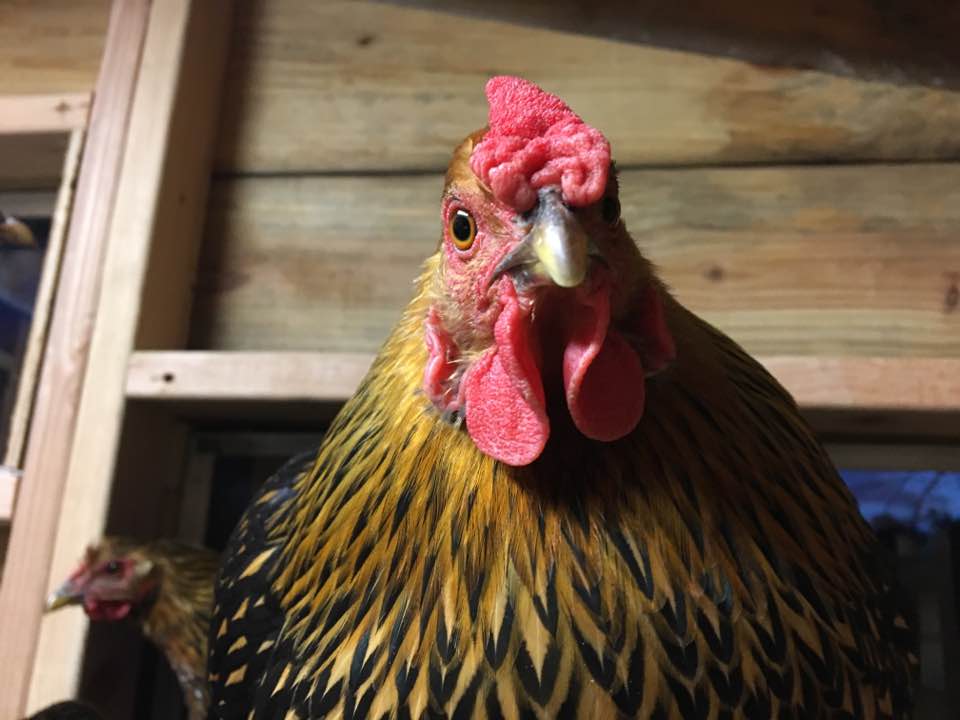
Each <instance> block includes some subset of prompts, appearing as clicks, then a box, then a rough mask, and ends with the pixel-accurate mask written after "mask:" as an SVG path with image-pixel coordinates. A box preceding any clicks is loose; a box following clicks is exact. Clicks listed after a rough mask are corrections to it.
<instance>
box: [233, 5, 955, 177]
mask: <svg viewBox="0 0 960 720" xmlns="http://www.w3.org/2000/svg"><path fill="white" fill-rule="evenodd" d="M857 1H858V2H864V3H865V2H867V1H868V0H857ZM465 4H466V3H464V2H461V3H460V5H461V6H463V5H465ZM537 4H538V5H540V6H541V7H542V8H543V14H544V15H547V14H548V13H549V15H550V16H551V17H553V16H554V15H557V16H559V17H562V16H564V14H565V13H566V14H567V17H566V19H565V20H564V23H565V24H564V27H565V28H566V29H570V30H574V31H579V29H580V27H581V26H582V24H583V23H582V16H583V15H588V16H603V17H608V18H609V20H610V22H611V23H615V24H616V26H617V27H621V26H622V25H623V24H624V23H622V22H621V18H620V16H618V15H617V13H616V12H615V11H610V12H609V14H608V15H607V14H605V10H604V9H605V8H606V7H607V4H606V3H584V2H582V1H581V0H567V2H561V3H559V8H557V9H554V4H553V3H552V2H547V0H543V2H540V3H537ZM655 4H656V6H657V8H658V9H662V10H663V12H666V13H669V12H670V10H669V7H672V5H671V3H665V2H662V0H658V2H656V3H655ZM688 4H689V3H688ZM699 4H700V5H706V4H705V3H702V2H701V3H699ZM737 4H738V5H741V6H745V5H747V4H749V5H751V7H752V6H753V5H755V4H756V3H748V2H747V0H743V1H742V2H740V1H739V0H738V2H737ZM875 4H879V3H875ZM437 5H438V6H439V3H437ZM496 5H497V6H500V7H503V8H507V7H509V8H511V9H512V8H517V9H516V10H515V11H514V12H515V13H516V14H518V15H519V14H521V13H522V12H523V10H522V8H525V7H527V6H528V3H525V2H521V3H515V2H509V0H502V1H501V2H498V3H496ZM616 5H618V6H619V7H621V8H624V9H627V8H628V6H632V3H630V2H619V3H616ZM646 5H647V6H652V3H649V2H648V3H646ZM714 5H715V6H716V10H715V11H710V14H711V15H712V16H722V15H723V13H724V12H726V7H727V3H714ZM548 6H549V10H548V9H547V8H548ZM768 6H769V11H768V12H761V14H762V15H767V16H773V15H775V14H776V12H777V8H779V6H780V3H769V4H768ZM473 7H474V8H475V9H476V12H478V13H483V14H486V17H487V18H492V17H497V9H496V7H493V8H490V5H489V4H488V3H474V4H473ZM824 7H826V8H828V10H827V12H828V13H829V8H830V7H832V5H831V4H830V3H824ZM488 8H490V9H489V10H488ZM508 18H510V16H508ZM510 19H512V18H510ZM625 24H626V25H629V20H627V22H626V23H625ZM545 25H547V26H549V24H548V23H545ZM638 27H642V26H638ZM956 36H957V35H956V34H953V35H945V37H946V38H947V39H948V40H949V42H950V43H951V45H952V46H953V47H958V48H960V43H957V42H955V38H956ZM918 50H919V48H918ZM497 73H510V74H516V75H522V76H524V77H526V78H528V79H530V80H532V81H534V82H537V83H540V84H541V85H543V87H545V88H546V89H547V90H549V91H551V92H554V93H557V94H559V95H560V96H561V97H563V98H564V99H565V100H566V101H567V102H568V103H570V105H571V107H573V108H574V109H575V110H576V111H577V112H578V113H580V114H581V115H582V116H583V117H584V119H585V120H586V121H587V122H589V123H591V124H593V125H595V126H596V127H598V128H600V129H601V130H602V131H603V133H604V134H605V135H606V136H607V138H609V140H610V142H611V143H612V145H613V150H614V156H615V157H616V159H617V162H618V163H619V164H620V166H621V167H629V166H639V165H704V164H721V163H760V162H763V163H770V162H794V161H796V162H811V161H836V160H862V159H870V160H907V159H917V158H925V159H951V158H957V157H960V133H957V131H956V127H957V117H958V116H960V93H957V92H950V91H948V90H945V89H943V88H937V87H919V86H909V85H896V84H892V83H884V82H873V81H864V80H860V79H856V78H848V77H837V76H835V75H831V74H828V73H823V72H816V71H809V70H784V69H780V68H771V67H767V66H762V65H757V64H754V63H750V62H744V61H741V60H732V59H727V58H717V57H706V56H702V55H695V54H691V53H683V52H675V51H670V50H662V49H658V48H652V47H645V46H642V45H636V44H625V43H622V42H614V41H611V40H605V39H598V38H596V37H587V36H585V35H582V34H570V33H566V32H556V31H552V30H547V29H543V28H531V27H524V26H521V25H517V24H515V23H514V22H504V21H496V20H491V19H481V18H477V17H472V18H469V19H465V18H463V17H458V16H456V15H452V14H449V13H446V12H439V11H430V10H423V9H416V8H407V7H397V6H394V5H389V4H382V3H354V2H324V3H308V2H302V0H271V2H267V3H264V2H248V3H241V4H239V9H238V22H237V32H236V34H235V38H234V44H233V49H232V51H231V59H230V71H229V73H228V75H227V88H226V96H225V103H224V107H225V112H224V113H223V116H222V126H221V129H220V132H219V140H220V144H219V149H218V161H217V167H218V169H219V170H220V171H221V172H224V173H231V174H234V173H309V172H320V171H337V172H349V171H364V172H377V171H384V170H391V171H403V170H410V171H413V170H416V171H424V170H434V171H438V172H439V171H442V170H443V169H444V168H445V167H446V164H447V162H448V160H449V157H450V152H451V150H452V149H453V148H454V147H455V146H456V145H457V144H458V143H459V142H460V141H461V140H462V139H463V138H464V137H465V136H466V135H467V133H469V132H470V131H472V130H474V129H476V128H479V127H482V126H483V125H484V124H485V123H486V120H487V105H486V100H485V99H484V96H483V85H484V83H485V82H486V80H487V79H488V78H489V77H490V76H491V75H494V74H497Z"/></svg>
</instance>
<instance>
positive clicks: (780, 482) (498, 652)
mask: <svg viewBox="0 0 960 720" xmlns="http://www.w3.org/2000/svg"><path fill="white" fill-rule="evenodd" d="M671 382H672V381H671V379H670V377H669V376H665V377H664V378H663V379H662V380H661V385H662V387H660V388H659V389H654V390H653V398H654V403H655V404H654V407H659V406H660V403H659V401H658V400H657V398H656V394H657V393H658V392H663V393H668V392H669V393H671V394H676V393H677V392H678V389H677V388H676V387H670V386H669V384H670V383H671ZM750 382H751V383H753V384H754V385H756V387H753V388H751V387H750V386H749V385H745V386H744V387H743V388H742V392H743V393H746V394H747V395H749V394H750V393H751V392H754V393H761V392H766V390H767V388H765V387H763V386H762V382H761V381H758V380H751V381H750ZM369 403H370V405H369V407H367V408H366V410H367V411H366V412H357V411H356V410H355V411H354V412H353V413H349V414H346V415H344V416H341V418H340V419H339V420H338V421H337V424H336V425H335V426H334V427H333V428H332V429H331V434H332V435H333V437H334V438H338V439H339V442H331V441H328V443H327V444H326V445H325V448H327V451H326V452H323V451H322V452H321V454H320V456H319V458H318V460H317V461H316V464H315V465H314V467H313V468H312V469H311V471H310V472H307V473H306V474H305V476H304V477H303V478H302V479H301V480H300V481H299V482H298V492H297V494H296V495H295V499H294V500H291V501H290V503H289V506H288V507H286V509H285V510H284V511H283V512H282V513H281V515H282V520H281V521H280V522H278V524H277V526H276V527H277V530H275V531H274V537H276V538H277V540H278V541H279V543H280V544H279V545H278V547H277V550H276V563H271V566H272V567H273V568H274V569H275V572H276V576H275V578H274V585H273V587H274V589H275V591H276V592H277V598H278V600H279V603H280V605H281V606H282V607H283V612H284V621H283V627H282V630H280V631H279V632H278V634H277V637H276V644H275V645H273V647H272V648H271V650H270V652H271V653H273V657H274V662H273V663H272V665H271V669H270V670H269V671H268V672H267V673H266V675H265V678H264V683H263V686H262V690H261V693H264V697H267V696H269V698H270V702H269V703H267V704H266V705H264V707H272V706H277V703H283V704H284V706H286V707H290V708H296V709H297V711H298V712H300V713H301V714H302V716H303V717H321V716H323V714H324V713H325V712H330V711H332V710H334V709H340V710H343V711H344V712H346V708H351V709H352V711H353V715H354V716H357V714H360V715H366V714H367V713H369V716H370V717H381V716H383V714H384V713H387V716H394V714H395V713H398V712H399V709H406V711H407V712H409V716H410V717H420V716H421V715H422V714H423V713H424V712H426V711H428V710H429V711H431V712H434V713H444V714H446V716H448V717H454V716H461V714H462V716H466V717H470V716H479V717H484V716H487V717H501V716H502V717H519V716H521V715H523V714H524V713H526V712H532V713H533V714H534V715H535V716H540V717H556V716H563V714H564V713H566V712H568V711H570V712H572V713H573V715H572V716H576V717H616V716H618V715H622V716H639V717H647V716H656V715H657V713H658V712H659V713H661V714H662V715H663V716H664V717H667V716H670V715H671V714H672V715H674V716H679V717H690V716H695V715H696V714H697V713H698V712H701V713H702V715H703V716H705V717H708V716H710V714H711V711H710V708H716V709H717V710H718V711H721V712H725V711H730V712H732V711H736V710H747V711H748V715H750V714H751V713H758V714H756V715H755V716H757V717H759V716H763V717H769V716H770V714H771V712H772V713H774V714H776V712H779V708H791V709H804V710H805V711H808V710H811V709H812V708H814V707H815V708H827V707H834V708H845V709H846V710H847V711H848V712H851V713H853V712H854V711H856V710H857V709H858V708H859V709H860V710H862V709H863V708H864V707H872V708H880V709H887V710H889V711H893V710H894V709H896V707H897V706H896V703H895V700H894V698H893V696H892V695H891V687H890V684H889V683H887V684H884V683H877V682H872V681H869V678H871V677H872V676H873V675H876V673H877V672H879V671H881V670H883V671H885V672H886V671H889V670H897V669H898V667H899V666H898V664H897V663H898V660H897V655H896V653H894V651H893V650H892V647H893V646H892V645H891V641H890V639H889V638H887V637H884V633H885V630H881V629H880V628H892V626H893V623H894V618H893V617H892V615H890V616H887V615H885V614H884V613H887V612H888V611H887V610H886V609H885V608H884V607H882V605H883V603H882V601H881V598H880V594H879V592H878V589H877V588H874V587H873V586H872V585H871V581H870V580H869V579H868V576H867V573H866V571H865V569H864V567H863V563H864V562H866V560H867V557H868V555H869V552H868V551H869V549H870V540H869V534H868V532H867V530H866V528H865V527H864V526H863V524H862V521H860V520H859V518H858V517H857V515H856V511H855V509H854V508H853V506H852V504H851V500H850V498H849V496H848V495H847V494H846V493H845V491H844V490H843V488H842V486H841V485H840V484H839V480H837V479H836V477H835V475H833V474H832V471H829V470H828V468H829V466H828V465H826V464H825V461H824V460H823V457H822V455H821V453H820V451H819V449H818V448H817V446H816V445H815V443H813V442H812V441H811V440H810V439H809V437H808V436H806V435H803V434H798V433H797V431H796V428H795V427H794V426H793V425H792V424H791V423H792V421H791V420H790V419H789V418H788V419H787V420H783V419H778V418H777V417H775V415H776V413H774V412H773V411H772V410H771V411H769V412H767V411H765V410H764V406H763V404H762V403H760V404H758V405H757V408H756V409H755V410H754V411H753V412H754V414H755V417H751V415H750V413H749V412H747V413H746V414H745V415H743V416H742V418H741V420H742V422H752V423H754V425H755V427H756V428H757V429H759V428H762V429H763V437H764V438H765V439H764V440H760V441H758V442H756V443H753V444H751V443H736V442H731V439H732V438H731V435H730V433H731V426H728V425H725V422H726V421H727V420H729V419H730V418H726V417H725V416H724V415H722V414H717V413H716V412H712V411H710V410H709V409H708V408H707V406H705V405H703V404H702V403H699V402H697V400H696V399H695V398H693V397H690V398H687V400H686V402H683V403H677V402H675V401H674V403H673V405H672V406H671V407H672V409H668V406H667V405H665V404H664V405H663V406H662V407H663V409H662V412H660V413H659V414H658V413H651V415H650V416H649V418H648V419H646V420H644V422H643V423H642V424H641V426H640V428H639V429H638V432H637V433H635V434H634V435H633V436H631V437H630V438H626V439H624V440H623V441H620V442H618V443H614V444H610V445H602V446H601V445H598V444H583V443H579V444H578V443H575V442H574V441H573V439H572V438H571V442H570V443H568V444H566V445H561V447H565V448H566V451H565V452H555V453H552V454H548V455H546V456H545V457H544V458H543V459H542V461H540V462H538V463H537V464H535V465H534V466H532V467H530V468H528V469H525V470H522V471H521V470H516V469H511V468H507V467H505V466H502V465H499V464H496V463H494V462H492V461H490V460H489V459H488V458H486V457H485V456H483V455H481V454H480V453H477V452H476V451H475V450H474V449H473V448H472V445H471V444H470V442H469V440H468V439H465V438H464V437H463V434H462V433H461V432H459V431H458V430H457V429H456V428H454V427H451V426H449V425H446V424H444V423H442V422H437V421H434V420H433V419H430V420H429V421H426V420H422V419H421V420H418V419H417V418H415V417H411V418H408V420H409V421H407V422H403V421H401V422H400V423H399V424H398V425H394V426H389V425H388V424H387V423H388V421H387V419H386V417H387V416H386V414H385V413H383V410H382V406H380V405H378V404H377V403H376V402H375V401H374V400H373V397H372V396H370V399H369ZM727 412H728V413H734V412H736V410H735V409H734V408H732V407H728V408H727ZM400 428H402V431H401V430H400ZM387 432H398V433H399V434H398V435H396V436H394V437H392V438H389V439H387V438H386V437H385V435H384V433H387ZM747 435H748V436H750V433H748V434H747ZM560 437H561V439H562V434H561V435H560ZM838 549H839V550H838ZM877 677H879V676H877ZM888 677H892V675H891V674H890V673H888ZM321 711H322V712H321ZM360 711H364V712H360ZM677 713H679V715H677ZM815 714H816V713H815V712H814V715H815ZM855 714H859V713H855ZM265 716H269V713H268V714H267V715H265ZM397 716H406V715H405V714H404V713H400V714H399V715H397ZM866 716H869V713H868V714H867V715H866Z"/></svg>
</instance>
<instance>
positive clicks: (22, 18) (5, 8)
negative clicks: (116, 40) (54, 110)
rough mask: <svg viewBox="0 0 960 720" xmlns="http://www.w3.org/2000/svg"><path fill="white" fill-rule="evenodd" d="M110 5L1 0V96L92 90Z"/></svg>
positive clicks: (101, 0)
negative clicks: (2, 0)
mask: <svg viewBox="0 0 960 720" xmlns="http://www.w3.org/2000/svg"><path fill="white" fill-rule="evenodd" d="M110 5H111V2H110V0H43V2H35V1H34V0H4V2H0V94H3V95H10V94H24V93H62V92H88V91H89V90H91V89H92V88H93V86H94V84H95V83H96V82H97V73H98V71H99V69H100V58H101V57H102V55H103V51H104V45H105V41H106V35H107V24H108V21H109V19H110Z"/></svg>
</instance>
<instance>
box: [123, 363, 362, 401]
mask: <svg viewBox="0 0 960 720" xmlns="http://www.w3.org/2000/svg"><path fill="white" fill-rule="evenodd" d="M372 359H373V356H372V355H370V354H365V353H296V352H285V353H269V352H203V351H153V352H149V351H141V352H135V353H134V354H133V355H132V356H131V358H130V364H129V366H128V370H127V386H126V392H127V396H128V397H130V398H133V399H138V400H173V401H190V400H202V401H210V400H213V401H228V402H236V401H240V402H242V401H247V400H250V401H261V400H266V401H268V402H301V401H309V402H325V401H331V400H333V401H342V400H345V399H346V398H348V397H350V395H352V394H353V391H354V390H355V389H356V387H357V385H358V384H359V382H360V380H361V379H362V378H363V375H364V373H366V372H367V368H368V367H369V366H370V362H371V360H372Z"/></svg>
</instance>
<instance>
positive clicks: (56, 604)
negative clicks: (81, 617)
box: [43, 580, 83, 612]
mask: <svg viewBox="0 0 960 720" xmlns="http://www.w3.org/2000/svg"><path fill="white" fill-rule="evenodd" d="M82 602H83V593H82V592H81V591H80V589H79V588H78V587H76V586H75V585H74V584H73V583H72V582H71V581H70V580H67V581H66V582H65V583H64V584H63V585H61V586H60V587H58V588H57V589H56V590H54V591H53V592H52V593H50V594H49V595H48V596H47V602H46V606H45V607H44V609H43V611H44V612H53V611H54V610H59V609H60V608H62V607H65V606H67V605H79V604H80V603H82Z"/></svg>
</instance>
